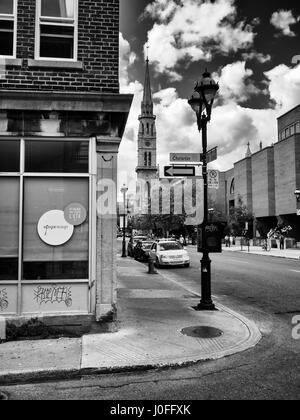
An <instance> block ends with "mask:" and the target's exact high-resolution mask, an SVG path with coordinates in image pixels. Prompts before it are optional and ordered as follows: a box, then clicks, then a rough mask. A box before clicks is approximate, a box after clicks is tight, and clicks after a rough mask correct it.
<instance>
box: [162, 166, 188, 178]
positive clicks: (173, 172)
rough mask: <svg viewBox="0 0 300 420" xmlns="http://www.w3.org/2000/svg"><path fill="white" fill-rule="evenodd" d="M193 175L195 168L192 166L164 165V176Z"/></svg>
mask: <svg viewBox="0 0 300 420" xmlns="http://www.w3.org/2000/svg"><path fill="white" fill-rule="evenodd" d="M176 176H178V177H185V176H188V177H195V176H196V168H195V167H194V166H165V177H176Z"/></svg>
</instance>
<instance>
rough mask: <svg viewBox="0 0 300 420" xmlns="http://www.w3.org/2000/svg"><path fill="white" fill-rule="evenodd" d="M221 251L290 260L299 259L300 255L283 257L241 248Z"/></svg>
mask: <svg viewBox="0 0 300 420" xmlns="http://www.w3.org/2000/svg"><path fill="white" fill-rule="evenodd" d="M223 252H231V253H232V254H233V253H236V254H245V253H246V254H247V255H257V256H259V257H268V258H281V259H284V260H290V261H299V259H300V256H299V257H283V256H282V255H272V254H268V253H266V254H259V253H256V252H248V251H246V250H245V251H241V250H238V249H237V250H234V251H228V250H223Z"/></svg>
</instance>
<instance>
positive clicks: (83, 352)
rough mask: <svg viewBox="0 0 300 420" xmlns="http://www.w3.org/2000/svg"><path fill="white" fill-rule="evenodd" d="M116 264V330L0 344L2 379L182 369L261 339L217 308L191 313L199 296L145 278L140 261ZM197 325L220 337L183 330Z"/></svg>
mask: <svg viewBox="0 0 300 420" xmlns="http://www.w3.org/2000/svg"><path fill="white" fill-rule="evenodd" d="M118 269H119V290H118V295H119V296H118V297H119V299H118V311H119V327H120V328H119V332H116V333H113V334H100V335H86V336H84V337H82V339H60V340H46V341H28V342H17V343H5V344H2V345H0V384H5V383H6V384H7V383H12V382H20V381H33V380H38V381H39V380H45V379H64V378H75V377H78V376H81V375H85V374H98V373H108V372H121V371H131V370H138V369H143V370H145V369H150V368H159V367H173V366H182V365H185V364H192V363H196V362H200V361H205V360H214V359H218V358H222V357H224V356H228V355H232V354H235V353H238V352H241V351H245V350H247V349H249V348H251V347H253V346H255V345H256V344H257V343H258V342H259V340H260V339H261V335H260V332H259V330H258V328H257V327H256V326H255V325H254V324H253V323H252V322H250V321H249V320H247V319H245V318H244V317H242V316H240V315H238V314H236V313H234V312H232V311H231V310H230V309H227V308H224V307H223V306H221V305H218V309H219V310H218V311H216V312H197V311H195V310H194V309H193V307H194V306H195V305H197V304H198V302H199V296H196V295H194V294H191V292H189V291H187V290H185V289H184V288H183V287H181V286H180V285H178V284H175V283H172V282H170V281H169V280H168V279H167V278H164V276H162V275H161V274H158V275H153V276H151V275H148V274H147V267H146V266H145V265H142V264H139V263H136V262H135V261H133V260H131V259H121V258H119V259H118ZM182 273H183V275H184V270H183V271H182ZM202 326H204V327H212V328H215V329H219V330H221V331H222V335H220V336H216V337H214V338H213V337H211V338H199V337H193V336H189V335H185V334H184V333H183V332H182V330H184V329H186V328H189V327H202ZM192 330H193V331H194V330H195V329H193V328H192ZM194 332H195V331H194ZM216 335H218V334H216Z"/></svg>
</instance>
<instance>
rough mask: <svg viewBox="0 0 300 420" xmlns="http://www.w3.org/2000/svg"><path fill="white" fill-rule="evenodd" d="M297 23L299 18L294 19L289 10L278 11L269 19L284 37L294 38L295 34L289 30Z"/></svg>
mask: <svg viewBox="0 0 300 420" xmlns="http://www.w3.org/2000/svg"><path fill="white" fill-rule="evenodd" d="M299 21H300V16H298V17H295V16H294V15H293V12H292V11H291V10H279V11H278V12H274V13H273V15H272V17H271V24H272V25H273V26H275V28H276V29H279V30H280V31H281V33H282V34H283V35H285V36H292V37H293V36H296V34H295V32H293V31H292V30H291V26H293V25H295V24H296V23H297V22H299Z"/></svg>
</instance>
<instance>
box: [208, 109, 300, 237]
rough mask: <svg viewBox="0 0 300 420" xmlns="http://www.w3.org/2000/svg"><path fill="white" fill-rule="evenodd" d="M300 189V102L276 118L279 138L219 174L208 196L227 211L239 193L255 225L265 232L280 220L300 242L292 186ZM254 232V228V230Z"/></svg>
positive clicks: (227, 213) (225, 212)
mask: <svg viewBox="0 0 300 420" xmlns="http://www.w3.org/2000/svg"><path fill="white" fill-rule="evenodd" d="M297 189H300V105H299V106H297V107H296V108H294V109H292V110H291V111H289V112H287V113H286V114H285V115H282V116H281V117H280V118H278V141H277V142H276V143H275V144H274V145H272V146H270V147H266V148H263V147H262V144H260V148H259V151H258V152H255V153H252V152H251V150H250V145H248V148H247V153H246V157H245V158H244V159H242V160H241V161H239V162H237V163H235V164H234V168H233V169H231V170H229V171H227V172H224V173H222V174H221V184H220V189H219V190H218V191H217V192H213V193H212V192H211V198H212V200H213V201H214V202H215V203H216V206H217V207H218V208H219V209H221V211H222V212H223V214H226V215H227V216H228V215H229V212H230V208H231V207H235V206H236V205H237V203H238V200H239V197H240V198H241V199H242V201H243V203H244V204H245V205H246V206H247V208H248V210H249V211H251V212H253V213H254V215H255V217H256V226H258V224H259V225H260V227H261V228H262V229H263V230H264V231H265V232H267V231H268V230H270V229H271V228H274V227H276V226H277V224H278V222H281V223H282V222H283V223H285V224H286V225H289V226H291V227H292V229H293V230H292V231H291V232H290V236H291V237H293V238H295V239H296V240H297V242H300V217H299V216H297V201H296V198H295V195H294V193H295V190H297ZM254 233H256V232H254Z"/></svg>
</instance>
